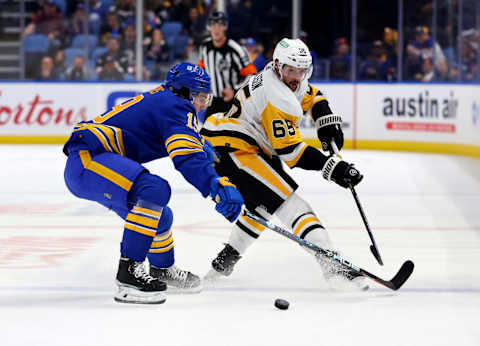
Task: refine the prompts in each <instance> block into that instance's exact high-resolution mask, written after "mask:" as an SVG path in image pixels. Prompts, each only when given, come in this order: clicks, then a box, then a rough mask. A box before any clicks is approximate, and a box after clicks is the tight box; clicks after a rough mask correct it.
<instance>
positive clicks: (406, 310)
mask: <svg viewBox="0 0 480 346" xmlns="http://www.w3.org/2000/svg"><path fill="white" fill-rule="evenodd" d="M344 158H345V159H347V160H350V161H353V162H355V163H356V166H357V167H358V168H359V170H361V172H362V173H364V175H365V179H364V181H363V182H362V184H361V185H359V186H358V187H357V192H358V194H359V197H360V199H361V201H362V204H363V207H364V209H365V212H366V214H367V217H368V220H369V222H370V225H371V228H372V232H373V234H374V236H375V238H376V241H377V244H378V247H379V250H380V252H381V254H382V257H383V260H384V262H385V266H384V267H380V266H379V265H378V264H377V263H376V261H375V259H374V258H373V256H372V255H371V253H370V251H369V249H368V246H369V244H370V243H369V238H368V235H367V232H366V231H365V229H364V226H363V224H362V220H361V218H360V215H359V213H358V211H357V209H356V206H355V203H354V200H353V198H352V196H351V194H350V192H349V191H348V190H342V189H341V188H340V187H338V186H336V185H335V184H333V183H328V182H326V181H324V180H323V178H322V177H321V176H320V174H318V173H315V172H305V171H302V170H299V169H294V170H293V171H291V173H292V175H293V176H294V177H295V179H296V180H297V182H299V183H300V185H301V187H300V189H299V193H300V194H301V195H302V196H303V197H304V198H305V199H306V200H307V201H308V202H309V203H310V204H311V205H312V206H313V208H314V209H315V210H316V211H317V213H318V215H319V217H320V219H321V220H322V221H323V222H324V225H325V226H326V227H327V229H328V230H329V232H330V236H331V238H332V239H333V241H334V243H335V244H336V245H337V246H338V248H339V249H340V250H341V251H342V253H343V254H344V256H345V257H346V258H347V259H349V260H351V261H352V262H353V263H355V264H357V265H359V266H361V267H362V268H365V269H367V270H368V271H370V272H372V273H374V274H376V275H379V276H381V277H383V278H386V279H390V278H392V277H393V275H394V274H395V273H396V271H397V270H398V269H399V268H400V266H401V264H402V263H403V262H404V261H405V260H407V259H411V260H413V261H414V262H415V265H416V268H415V271H414V273H413V275H412V277H411V278H410V280H409V281H407V283H406V284H405V285H404V287H402V289H401V290H400V291H398V292H393V291H389V290H387V289H385V288H383V287H381V286H378V285H376V284H375V283H373V282H372V289H371V290H370V291H369V292H366V293H332V292H329V291H328V290H327V287H326V284H325V282H324V281H323V279H322V277H321V274H320V271H319V268H318V265H317V264H316V262H315V261H314V260H313V258H312V257H311V256H310V255H308V254H307V253H306V252H305V251H303V250H302V249H300V248H299V246H298V245H296V244H294V243H292V242H291V241H289V240H287V239H284V238H282V237H280V236H279V235H277V234H275V233H273V232H269V231H265V233H264V234H263V235H262V237H261V239H259V240H258V241H257V243H256V244H254V245H253V246H252V248H251V249H249V252H248V253H247V255H246V256H245V257H244V258H243V259H242V260H241V261H240V262H239V263H238V265H237V268H236V271H235V272H234V273H233V274H232V275H231V277H229V278H227V279H224V280H221V281H220V282H217V283H216V284H215V285H210V286H208V287H207V288H206V289H205V290H204V291H203V292H202V293H201V294H193V295H192V294H190V295H179V294H175V295H174V294H170V295H169V296H168V299H167V302H166V303H165V304H163V305H159V306H139V305H127V304H118V303H115V302H114V301H113V293H114V288H115V287H114V276H115V273H116V268H117V263H118V255H119V254H118V251H119V242H120V239H121V234H122V232H121V230H122V220H121V219H119V218H118V217H117V216H116V215H115V214H114V213H113V212H110V211H108V210H106V209H104V208H103V207H101V206H99V205H96V204H94V203H92V202H88V201H84V200H80V199H77V198H75V197H74V196H72V195H70V194H69V193H68V191H67V190H66V188H65V185H64V183H63V166H64V163H65V157H64V156H63V154H62V153H61V148H60V147H59V146H6V145H4V146H1V147H0V184H1V185H0V340H1V341H0V345H2V346H13V345H22V346H24V345H29V346H30V345H32V346H37V345H48V346H57V345H58V346H60V345H61V346H66V345H75V346H76V345H115V346H123V345H128V346H130V345H172V346H173V345H175V346H177V345H222V346H229V345H241V346H247V345H262V346H265V345H308V346H311V345H355V346H357V345H369V346H374V345H382V346H383V345H389V346H392V345H402V346H404V345H422V346H423V345H435V346H439V345H448V346H451V345H477V346H478V345H480V328H479V325H480V269H479V266H480V161H478V160H474V159H470V158H463V157H454V156H443V155H429V154H412V153H391V152H374V151H345V152H344ZM148 167H149V169H150V170H151V171H152V172H154V173H157V174H159V175H161V176H162V177H164V178H166V179H168V180H169V181H170V183H171V185H172V188H173V197H172V200H171V204H170V206H171V208H172V209H173V211H174V215H175V219H174V228H173V231H174V238H175V252H176V258H177V264H178V265H180V266H181V267H182V268H185V269H189V270H192V271H193V272H195V273H199V274H202V275H203V274H205V273H206V272H207V271H208V270H209V263H210V261H211V260H212V259H213V258H214V256H215V255H216V253H217V252H218V251H219V250H220V249H221V248H222V247H223V245H222V243H223V242H225V241H226V240H227V239H228V236H229V229H230V225H229V224H228V222H227V221H226V220H224V219H222V218H221V217H220V216H219V215H217V214H216V212H215V211H214V208H213V205H212V202H211V201H207V200H203V199H202V197H201V196H200V194H199V193H198V192H196V191H195V190H193V188H192V187H190V186H189V185H188V184H187V183H186V182H184V181H183V178H182V177H181V176H180V175H179V174H178V173H177V172H175V171H174V170H173V165H172V164H171V162H170V161H169V160H168V159H164V160H160V161H157V162H154V163H152V164H149V165H148ZM276 298H283V299H286V300H288V301H289V302H290V308H289V309H288V310H286V311H280V310H278V309H276V308H275V307H274V305H273V304H274V301H275V299H276Z"/></svg>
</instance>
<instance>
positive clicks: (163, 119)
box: [64, 86, 218, 197]
mask: <svg viewBox="0 0 480 346" xmlns="http://www.w3.org/2000/svg"><path fill="white" fill-rule="evenodd" d="M79 142H81V143H84V144H85V145H87V146H88V149H89V150H90V151H92V152H93V153H101V152H112V153H116V154H119V155H122V156H125V157H128V158H130V159H132V160H134V161H136V162H139V163H145V162H149V161H152V160H155V159H159V158H163V157H166V156H170V158H171V159H172V160H173V163H174V165H175V168H176V169H177V170H178V171H180V172H181V173H182V175H183V176H184V177H185V179H186V180H187V181H188V182H189V183H190V184H192V185H193V186H195V187H196V188H197V189H198V190H199V191H200V192H201V193H202V195H203V196H204V197H205V196H207V195H208V194H209V190H210V181H211V179H212V178H214V177H217V176H218V175H217V173H216V172H215V170H214V169H213V167H212V165H211V162H210V161H209V160H208V158H207V154H206V152H205V151H204V149H203V146H204V143H205V139H203V137H202V136H201V135H200V134H199V133H198V124H197V116H196V112H195V108H194V107H193V105H192V103H191V102H190V101H188V100H186V99H183V98H181V97H178V96H176V95H174V94H173V93H172V92H170V91H169V90H168V89H166V88H165V87H164V86H159V87H158V88H156V89H153V90H150V91H148V92H145V93H143V94H139V95H137V96H135V97H134V98H131V99H129V100H127V101H125V102H123V103H122V104H120V105H117V106H114V107H113V108H112V109H111V110H108V111H106V112H105V113H103V114H101V115H99V116H98V117H96V118H95V119H93V120H91V121H85V122H80V123H78V124H77V125H75V128H74V130H73V133H72V135H71V137H70V139H69V140H68V142H67V143H66V144H65V147H64V152H65V153H66V154H68V149H69V147H70V146H72V145H74V144H75V143H79Z"/></svg>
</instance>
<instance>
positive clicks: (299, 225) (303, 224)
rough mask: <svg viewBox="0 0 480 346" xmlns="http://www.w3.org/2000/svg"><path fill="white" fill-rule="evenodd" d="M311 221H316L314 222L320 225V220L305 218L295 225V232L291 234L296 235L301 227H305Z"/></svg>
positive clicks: (311, 217) (312, 217)
mask: <svg viewBox="0 0 480 346" xmlns="http://www.w3.org/2000/svg"><path fill="white" fill-rule="evenodd" d="M312 221H316V222H318V223H320V220H319V219H317V218H316V217H315V216H310V217H307V218H306V219H305V220H303V221H302V222H300V223H299V224H298V225H297V227H295V230H294V231H293V234H295V235H297V234H298V232H300V230H301V229H302V228H303V226H305V225H306V224H307V223H309V222H312Z"/></svg>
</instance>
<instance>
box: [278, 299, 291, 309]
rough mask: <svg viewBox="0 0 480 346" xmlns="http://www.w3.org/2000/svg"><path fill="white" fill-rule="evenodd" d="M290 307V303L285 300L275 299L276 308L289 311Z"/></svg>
mask: <svg viewBox="0 0 480 346" xmlns="http://www.w3.org/2000/svg"><path fill="white" fill-rule="evenodd" d="M289 306H290V303H289V302H287V301H286V300H284V299H280V298H278V299H275V307H276V308H277V309H280V310H287V309H288V307H289Z"/></svg>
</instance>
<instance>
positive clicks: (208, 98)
mask: <svg viewBox="0 0 480 346" xmlns="http://www.w3.org/2000/svg"><path fill="white" fill-rule="evenodd" d="M212 99H213V95H212V94H211V93H205V92H197V93H194V92H192V102H193V104H197V105H199V106H201V107H205V108H207V107H208V106H210V104H211V103H212Z"/></svg>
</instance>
